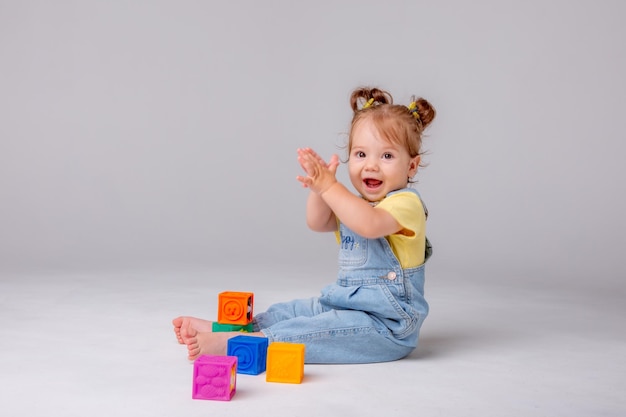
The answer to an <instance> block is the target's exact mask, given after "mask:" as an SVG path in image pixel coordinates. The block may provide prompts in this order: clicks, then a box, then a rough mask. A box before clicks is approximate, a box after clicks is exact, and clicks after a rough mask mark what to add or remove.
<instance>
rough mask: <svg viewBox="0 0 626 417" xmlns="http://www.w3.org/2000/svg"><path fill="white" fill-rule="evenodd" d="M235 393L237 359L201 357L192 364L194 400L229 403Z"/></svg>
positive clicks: (192, 392) (192, 393) (230, 357)
mask: <svg viewBox="0 0 626 417" xmlns="http://www.w3.org/2000/svg"><path fill="white" fill-rule="evenodd" d="M236 391H237V358H236V357H234V356H212V355H201V356H199V357H198V359H196V360H195V361H194V363H193V385H192V391H191V397H192V398H193V399H194V400H221V401H230V399H231V398H233V395H235V392H236Z"/></svg>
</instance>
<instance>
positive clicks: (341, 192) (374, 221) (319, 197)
mask: <svg viewBox="0 0 626 417" xmlns="http://www.w3.org/2000/svg"><path fill="white" fill-rule="evenodd" d="M298 161H299V162H300V165H301V166H302V168H303V169H304V171H305V172H306V174H307V176H306V177H302V176H300V177H298V180H299V181H300V182H301V183H302V184H303V185H304V186H305V187H309V188H310V189H311V191H312V193H311V196H310V197H309V202H310V203H312V206H314V207H315V208H316V210H317V211H318V213H323V212H324V211H323V209H322V208H323V207H327V208H328V210H329V211H330V212H331V213H333V215H332V221H333V223H334V225H333V229H332V230H336V218H339V219H340V220H341V222H342V223H344V224H345V225H346V226H348V227H349V228H350V229H352V230H353V231H354V232H355V233H357V234H359V235H361V236H363V237H366V238H370V239H374V238H379V237H383V236H387V235H391V234H393V233H396V232H398V231H399V230H401V229H402V227H401V226H400V224H398V222H397V221H396V219H395V218H394V217H393V216H392V215H391V214H390V213H389V212H388V211H386V210H382V209H377V208H375V207H372V206H370V205H369V203H367V202H366V201H365V200H363V199H362V198H360V197H358V196H356V195H354V194H352V193H351V192H350V191H349V190H348V189H347V188H346V187H345V186H343V184H341V183H339V182H337V179H336V178H335V171H336V168H337V167H336V165H333V162H332V161H337V157H336V156H333V159H332V160H331V164H329V165H327V164H325V163H324V161H323V160H321V158H320V157H319V156H318V155H317V154H316V153H315V152H313V151H312V150H311V149H308V148H307V149H299V150H298ZM337 165H338V163H337ZM309 207H310V206H309V205H308V204H307V208H309ZM322 217H323V216H322ZM335 217H336V218H335ZM307 220H308V214H307ZM327 221H328V223H326V226H330V219H327Z"/></svg>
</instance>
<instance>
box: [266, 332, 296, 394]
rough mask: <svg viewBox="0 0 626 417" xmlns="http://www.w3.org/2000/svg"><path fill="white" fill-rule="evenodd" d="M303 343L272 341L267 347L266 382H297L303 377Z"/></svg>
mask: <svg viewBox="0 0 626 417" xmlns="http://www.w3.org/2000/svg"><path fill="white" fill-rule="evenodd" d="M304 350H305V349H304V344H302V343H286V342H273V343H270V345H269V347H268V348H267V366H266V370H265V380H266V381H267V382H286V383H289V384H299V383H301V382H302V378H303V377H304Z"/></svg>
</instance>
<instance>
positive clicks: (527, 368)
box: [0, 269, 626, 417]
mask: <svg viewBox="0 0 626 417" xmlns="http://www.w3.org/2000/svg"><path fill="white" fill-rule="evenodd" d="M325 281H326V280H325V279H320V278H319V277H315V276H307V275H306V274H305V273H301V274H300V275H299V276H293V275H290V274H286V273H283V272H276V271H269V270H264V271H257V273H255V274H252V273H250V272H249V271H239V272H233V271H232V270H225V269H221V270H214V271H205V272H193V273H192V272H180V273H174V272H160V273H156V274H153V273H150V274H148V273H126V274H122V273H117V274H84V275H41V276H18V275H6V274H5V275H1V276H0V349H1V352H2V355H1V357H0V414H1V415H3V416H11V417H16V416H29V417H32V416H66V417H69V416H108V417H110V416H118V417H122V416H133V417H137V416H168V417H171V416H186V417H191V416H210V415H213V416H215V415H232V416H244V415H250V416H273V417H281V416H290V417H293V416H320V415H329V416H342V417H346V416H381V415H389V416H394V417H401V416H455V417H458V416H482V417H485V416H498V417H504V416H525V417H528V416H567V417H574V416H585V417H595V416H616V417H617V416H624V415H626V393H624V390H625V389H626V360H625V359H626V334H625V332H624V326H623V323H622V321H623V318H624V316H625V313H626V307H625V306H624V302H623V299H622V298H623V296H624V294H623V292H622V293H616V292H614V291H603V290H602V289H598V291H597V292H596V293H595V294H586V293H585V292H584V291H582V290H576V289H574V288H569V287H567V286H565V287H564V286H558V285H555V286H554V289H552V290H549V289H546V288H545V287H544V288H542V289H538V288H537V287H535V288H532V287H531V286H530V285H528V286H526V287H525V286H523V285H519V286H513V285H508V286H507V285H496V284H494V283H495V282H496V280H493V282H488V281H484V280H483V281H482V282H480V283H476V282H475V281H474V280H472V279H470V278H468V277H462V279H461V277H449V276H436V275H433V274H429V276H428V287H427V289H428V293H427V295H428V299H429V301H430V303H431V316H430V317H429V318H428V319H427V321H426V324H425V325H424V328H423V331H422V338H421V344H420V346H419V348H418V349H417V350H416V351H415V352H414V353H413V354H412V355H411V356H410V357H408V358H406V359H404V360H401V361H398V362H392V363H384V364H372V365H345V366H344V365H341V366H337V365H333V366H331V365H307V366H306V367H305V380H304V382H303V383H302V384H299V385H292V384H276V383H267V382H265V378H264V375H259V376H250V375H238V377H237V393H236V395H235V397H234V398H233V400H232V401H230V402H219V401H201V400H192V399H191V373H192V366H191V364H190V363H189V362H188V361H187V360H186V358H185V349H184V348H183V347H182V346H180V345H178V344H177V343H176V342H175V339H174V336H173V333H172V328H171V324H170V320H171V319H172V318H173V317H174V316H176V315H179V314H187V315H198V316H203V317H207V318H214V316H215V312H216V306H217V293H219V292H221V291H227V290H231V291H251V292H254V294H255V306H254V308H255V311H261V310H262V309H264V308H265V307H267V306H268V305H269V304H271V303H274V302H277V301H283V300H285V299H290V298H294V297H303V296H309V295H315V294H316V293H317V291H318V290H319V288H321V285H322V284H323V283H324V282H325ZM500 281H502V282H504V281H503V280H500Z"/></svg>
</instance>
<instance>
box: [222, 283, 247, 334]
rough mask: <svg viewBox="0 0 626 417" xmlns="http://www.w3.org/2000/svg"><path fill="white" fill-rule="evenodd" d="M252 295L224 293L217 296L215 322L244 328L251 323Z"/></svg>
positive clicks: (233, 292)
mask: <svg viewBox="0 0 626 417" xmlns="http://www.w3.org/2000/svg"><path fill="white" fill-rule="evenodd" d="M253 304H254V294H253V293H251V292H235V291H226V292H222V293H220V294H219V295H218V310H217V322H218V323H220V324H239V325H242V326H245V325H247V324H249V323H250V322H251V321H252V307H253Z"/></svg>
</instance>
